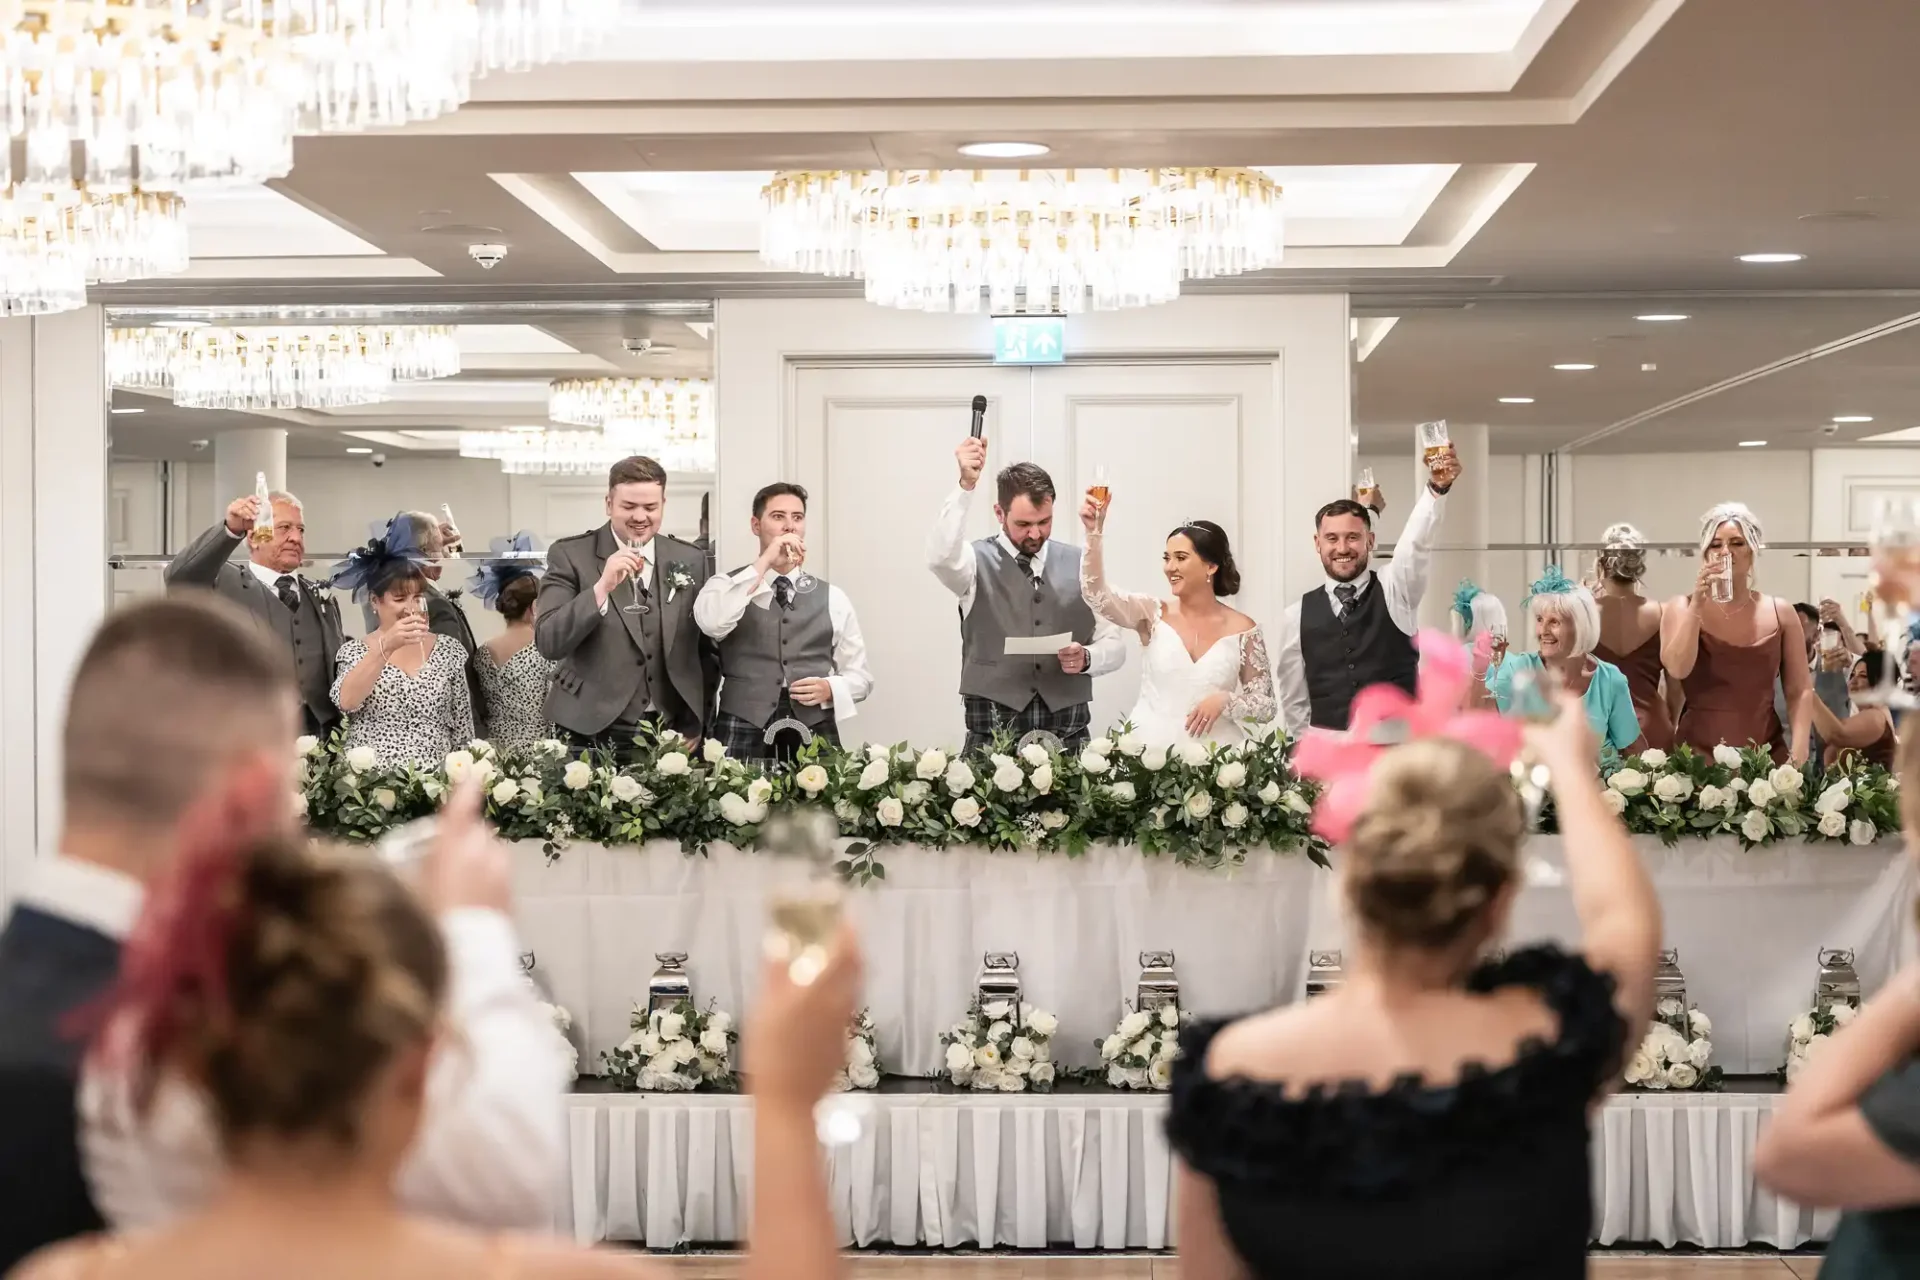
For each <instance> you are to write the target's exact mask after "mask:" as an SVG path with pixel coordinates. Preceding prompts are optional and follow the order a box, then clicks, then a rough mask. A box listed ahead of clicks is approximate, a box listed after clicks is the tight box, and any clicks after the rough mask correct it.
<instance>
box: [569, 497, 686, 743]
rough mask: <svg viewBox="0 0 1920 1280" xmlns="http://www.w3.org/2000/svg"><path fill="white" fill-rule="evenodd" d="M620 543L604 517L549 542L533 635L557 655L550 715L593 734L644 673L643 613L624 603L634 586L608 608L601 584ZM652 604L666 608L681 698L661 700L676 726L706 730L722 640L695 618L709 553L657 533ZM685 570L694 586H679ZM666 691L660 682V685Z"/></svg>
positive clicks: (664, 628)
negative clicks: (598, 590)
mask: <svg viewBox="0 0 1920 1280" xmlns="http://www.w3.org/2000/svg"><path fill="white" fill-rule="evenodd" d="M616 546H617V544H616V543H615V542H614V538H613V531H612V529H611V528H610V527H608V526H607V525H604V524H603V525H601V526H600V527H599V528H598V529H595V530H593V531H592V532H590V533H582V534H578V535H576V536H574V537H571V538H562V539H560V540H559V541H558V542H556V543H554V544H553V545H552V546H551V547H549V548H548V549H547V572H546V576H545V577H544V578H542V579H541V581H540V600H539V605H538V609H539V617H538V619H537V620H536V621H535V623H534V630H533V636H534V643H535V645H537V646H538V647H539V650H540V652H541V654H543V655H544V656H545V657H546V658H547V660H548V661H550V662H552V663H554V664H556V667H555V671H554V674H553V686H552V688H551V689H550V690H549V692H548V694H547V718H548V719H549V720H551V721H553V723H554V724H556V725H558V726H560V727H561V728H563V729H570V730H572V731H573V732H574V733H578V734H584V735H588V736H591V735H593V734H597V733H602V732H604V731H605V730H606V729H607V727H608V726H609V725H611V724H612V723H613V722H614V721H615V720H616V719H618V718H619V716H620V713H621V712H623V711H625V710H626V709H627V704H628V703H629V702H630V701H631V700H632V698H633V691H634V688H635V684H636V681H637V680H638V679H639V666H640V654H641V652H642V650H641V640H642V636H643V635H644V632H643V631H642V630H641V624H640V620H639V617H638V616H637V615H635V614H631V613H626V612H624V611H623V610H622V609H621V607H620V606H621V605H622V604H623V603H624V602H625V593H626V591H627V590H628V588H627V587H626V586H624V585H623V586H621V587H619V588H617V589H616V590H615V592H614V594H613V595H612V596H610V597H608V601H607V611H606V613H605V614H602V613H601V612H600V605H599V603H598V602H597V601H596V600H595V599H594V598H593V584H594V583H596V582H598V581H599V580H600V571H601V570H602V569H603V568H604V567H605V566H606V563H607V557H608V556H611V555H612V554H613V553H614V551H615V549H616ZM653 549H654V555H655V557H656V559H657V560H658V562H659V563H658V564H656V565H655V566H654V568H653V575H652V586H653V607H654V609H656V610H657V611H658V612H659V614H660V636H661V641H662V643H663V645H664V647H665V649H666V652H665V654H664V655H663V656H664V660H665V664H666V668H667V679H668V682H669V683H670V684H671V685H672V686H673V687H672V691H671V692H672V694H673V695H674V696H673V698H672V699H663V700H662V701H674V702H677V703H678V704H679V705H677V706H672V707H669V706H664V705H663V706H662V707H661V712H662V714H663V716H664V717H665V718H666V720H667V723H668V724H669V726H670V727H672V728H674V729H676V730H678V731H679V732H681V733H682V734H685V735H686V736H687V737H690V738H697V737H702V736H704V735H705V733H706V726H707V724H708V723H709V722H710V721H711V720H712V718H713V694H714V690H715V689H716V688H717V687H718V686H719V683H720V651H719V647H718V646H717V645H715V644H714V643H713V641H711V640H709V639H708V638H707V637H706V636H705V635H704V634H703V633H702V632H701V630H700V628H699V627H698V626H696V625H694V621H693V599H694V597H695V596H696V595H698V594H699V593H700V584H701V583H702V582H704V581H705V580H706V579H705V577H704V576H703V575H704V573H705V571H706V555H705V553H703V552H702V551H701V550H700V549H699V548H698V547H693V546H689V545H688V544H687V543H684V542H681V541H680V540H679V539H677V538H670V537H668V536H667V535H665V534H656V535H654V540H653ZM676 576H678V577H681V578H684V579H685V580H686V585H684V586H679V587H676V586H674V585H673V579H674V578H675V577H676ZM656 694H657V691H656Z"/></svg>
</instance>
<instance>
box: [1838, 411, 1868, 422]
mask: <svg viewBox="0 0 1920 1280" xmlns="http://www.w3.org/2000/svg"><path fill="white" fill-rule="evenodd" d="M1834 421H1835V422H1872V421H1873V419H1872V418H1870V417H1868V416H1867V415H1866V414H1864V413H1843V414H1841V415H1840V416H1839V417H1837V418H1835V419H1834Z"/></svg>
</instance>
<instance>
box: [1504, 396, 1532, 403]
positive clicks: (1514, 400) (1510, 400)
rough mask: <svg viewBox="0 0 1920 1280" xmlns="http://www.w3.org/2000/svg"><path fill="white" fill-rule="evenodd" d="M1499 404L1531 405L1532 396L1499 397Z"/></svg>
mask: <svg viewBox="0 0 1920 1280" xmlns="http://www.w3.org/2000/svg"><path fill="white" fill-rule="evenodd" d="M1500 403H1501V404H1532V403H1533V397H1532V396H1501V397H1500Z"/></svg>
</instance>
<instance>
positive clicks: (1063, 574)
mask: <svg viewBox="0 0 1920 1280" xmlns="http://www.w3.org/2000/svg"><path fill="white" fill-rule="evenodd" d="M954 458H955V459H956V460H957V461H958V462H959V464H960V484H959V487H958V488H956V489H955V490H954V491H953V492H952V493H951V494H949V495H948V496H947V500H946V502H945V503H944V504H942V506H941V508H940V516H939V519H938V520H937V521H936V522H935V524H934V527H933V533H932V534H931V535H930V536H929V537H928V539H927V562H928V566H929V567H930V568H932V570H933V576H934V577H936V578H938V579H940V582H941V584H942V585H943V586H945V587H946V588H947V590H949V591H951V592H953V594H954V596H955V597H956V598H957V599H958V600H959V602H960V646H961V656H960V701H961V703H962V705H963V706H964V707H965V710H966V726H967V743H966V749H967V750H968V751H972V750H974V749H975V748H977V747H984V746H986V745H987V744H988V743H990V742H991V741H992V740H993V737H994V735H995V734H996V733H1001V732H1005V733H1007V734H1010V735H1011V736H1012V737H1013V739H1014V740H1015V741H1018V740H1019V739H1020V738H1022V737H1024V736H1025V735H1027V734H1029V733H1032V732H1033V731H1035V730H1045V731H1046V732H1048V733H1051V734H1053V736H1054V737H1056V738H1058V739H1059V740H1060V742H1061V745H1062V746H1064V747H1067V748H1068V749H1074V748H1077V747H1080V746H1082V745H1084V744H1085V743H1086V741H1087V737H1088V734H1087V728H1088V723H1089V721H1090V720H1091V718H1092V715H1091V709H1090V707H1089V704H1090V703H1091V702H1092V700H1093V677H1095V676H1098V675H1105V674H1106V673H1107V672H1109V671H1118V670H1119V669H1120V668H1121V666H1122V665H1124V664H1125V663H1126V660H1127V651H1126V642H1125V639H1124V637H1123V636H1122V635H1121V634H1120V629H1119V628H1118V627H1116V626H1114V625H1113V624H1112V623H1111V622H1108V621H1107V620H1106V619H1104V618H1096V617H1095V616H1094V613H1093V610H1091V609H1089V608H1088V607H1087V603H1086V601H1085V600H1083V599H1081V597H1080V548H1079V547H1076V546H1074V545H1073V544H1071V543H1067V542H1055V541H1054V540H1053V539H1052V537H1051V536H1050V535H1051V534H1052V532H1053V499H1054V490H1053V478H1052V477H1051V476H1049V475H1048V474H1047V473H1046V472H1045V471H1044V470H1042V469H1041V468H1040V467H1038V466H1036V465H1035V464H1033V463H1031V462H1016V463H1014V464H1013V465H1012V466H1010V467H1007V468H1005V469H1003V470H1002V471H1001V472H1000V474H999V476H998V477H997V478H996V481H995V484H996V487H997V489H998V492H997V494H996V495H995V496H996V497H997V498H998V501H997V502H996V503H995V504H994V508H993V514H994V518H995V519H996V520H997V521H999V524H1000V532H999V533H998V534H997V535H995V536H994V537H991V538H982V539H980V540H979V541H978V542H974V543H971V544H969V543H968V542H967V541H966V528H967V513H968V511H969V510H970V509H971V507H972V505H973V490H974V486H975V485H977V484H979V483H980V475H981V472H982V471H984V470H985V469H986V465H987V442H986V441H985V440H982V439H977V438H973V439H967V440H963V441H962V442H961V443H960V447H959V448H957V449H955V450H954ZM1053 635H1066V636H1067V637H1068V639H1067V642H1066V643H1065V644H1064V645H1062V646H1061V648H1060V649H1059V650H1058V651H1057V652H1054V653H1047V654H1019V655H1009V654H1008V653H1007V652H1006V646H1007V641H1008V640H1009V639H1014V638H1018V637H1023V636H1024V637H1034V636H1053Z"/></svg>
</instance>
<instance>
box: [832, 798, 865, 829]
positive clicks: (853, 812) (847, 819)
mask: <svg viewBox="0 0 1920 1280" xmlns="http://www.w3.org/2000/svg"><path fill="white" fill-rule="evenodd" d="M833 816H834V817H836V818H838V819H840V825H841V826H842V827H850V826H852V825H853V824H854V823H856V822H858V821H860V806H859V805H857V804H855V803H854V802H853V801H851V800H846V799H840V800H835V801H834V802H833Z"/></svg>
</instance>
